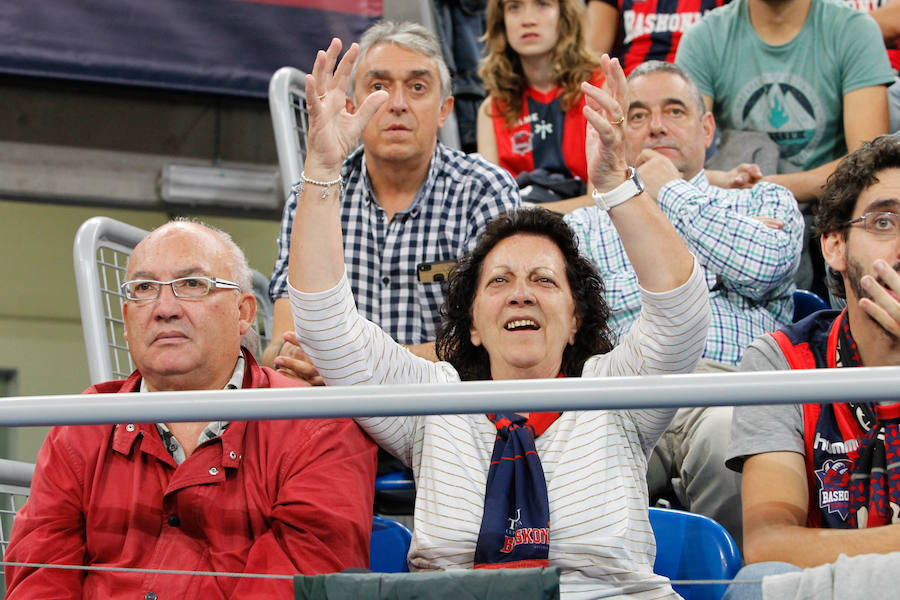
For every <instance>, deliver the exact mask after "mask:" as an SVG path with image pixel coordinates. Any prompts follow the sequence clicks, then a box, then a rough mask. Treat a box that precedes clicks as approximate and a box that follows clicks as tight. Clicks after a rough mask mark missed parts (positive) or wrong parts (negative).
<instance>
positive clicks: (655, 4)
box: [601, 0, 728, 75]
mask: <svg viewBox="0 0 900 600" xmlns="http://www.w3.org/2000/svg"><path fill="white" fill-rule="evenodd" d="M601 1H602V2H606V3H607V4H609V5H610V6H613V7H615V8H616V10H618V11H619V26H618V33H617V34H616V45H615V49H616V54H617V55H618V57H619V61H620V62H621V63H622V67H623V69H624V70H625V74H626V75H628V74H629V73H631V71H632V70H633V69H634V68H635V67H637V66H638V65H639V64H641V63H642V62H646V61H648V60H663V61H666V62H674V61H675V51H676V50H677V49H678V42H680V41H681V34H682V33H684V32H685V30H686V29H687V28H688V27H690V26H691V25H693V24H694V23H696V22H697V21H699V20H700V17H702V16H703V15H705V14H706V13H707V12H709V11H711V10H712V9H714V8H716V7H719V6H722V5H723V4H727V3H728V0H601Z"/></svg>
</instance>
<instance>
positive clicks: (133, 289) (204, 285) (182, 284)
mask: <svg viewBox="0 0 900 600" xmlns="http://www.w3.org/2000/svg"><path fill="white" fill-rule="evenodd" d="M164 285H169V286H172V293H173V294H175V297H176V298H203V297H204V296H208V295H209V293H210V292H211V291H213V289H214V288H222V289H228V290H237V291H241V286H239V285H238V284H236V283H234V282H233V281H226V280H224V279H216V278H215V277H203V276H196V277H180V278H179V279H173V280H172V281H156V280H154V279H133V280H131V281H126V282H125V283H123V284H122V294H124V295H125V297H126V298H127V299H129V300H131V301H133V302H144V301H147V300H156V299H157V298H159V293H160V291H161V290H162V287H163V286H164Z"/></svg>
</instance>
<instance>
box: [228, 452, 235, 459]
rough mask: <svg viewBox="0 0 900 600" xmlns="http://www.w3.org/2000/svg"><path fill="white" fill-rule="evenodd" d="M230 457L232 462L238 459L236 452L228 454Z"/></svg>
mask: <svg viewBox="0 0 900 600" xmlns="http://www.w3.org/2000/svg"><path fill="white" fill-rule="evenodd" d="M228 456H229V457H230V458H231V460H234V459H235V458H237V454H236V453H235V451H234V450H232V451H231V452H229V453H228Z"/></svg>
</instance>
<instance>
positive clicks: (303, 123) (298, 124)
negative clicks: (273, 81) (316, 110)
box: [288, 89, 308, 165]
mask: <svg viewBox="0 0 900 600" xmlns="http://www.w3.org/2000/svg"><path fill="white" fill-rule="evenodd" d="M288 97H289V98H290V103H291V109H292V111H293V113H294V119H293V121H294V134H295V135H296V136H297V141H298V142H299V160H300V164H301V165H302V164H303V161H304V159H305V158H306V132H307V130H308V127H307V125H308V122H307V113H306V93H305V92H303V91H300V90H293V89H292V90H291V91H290V93H289V94H288Z"/></svg>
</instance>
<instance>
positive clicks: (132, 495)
mask: <svg viewBox="0 0 900 600" xmlns="http://www.w3.org/2000/svg"><path fill="white" fill-rule="evenodd" d="M247 358H248V361H247V365H248V368H247V369H245V376H244V387H245V388H268V387H288V386H294V385H297V383H296V382H294V381H293V380H291V379H288V378H286V377H284V376H282V375H280V374H278V373H276V372H275V371H272V370H271V369H267V368H260V367H259V366H257V365H256V362H255V361H253V359H252V357H250V356H249V355H247ZM139 385H140V374H139V373H137V372H135V373H133V374H132V375H131V376H130V377H129V378H128V379H126V380H124V381H121V380H120V381H111V382H107V383H103V384H100V385H97V386H93V387H91V388H89V389H88V390H87V391H86V393H97V392H132V391H138V390H139ZM225 393H227V392H225ZM300 393H302V392H300ZM374 477H375V445H374V443H372V442H371V441H370V440H369V439H368V438H367V437H366V436H365V435H364V434H363V433H362V432H361V431H360V430H359V428H358V427H357V426H356V424H355V423H353V421H351V420H348V419H334V420H312V419H309V420H293V421H235V422H232V423H231V424H230V425H229V426H228V428H227V429H226V430H225V433H224V434H223V435H222V436H221V437H219V438H217V439H214V440H211V441H209V442H206V443H204V444H203V445H201V446H199V447H198V448H197V449H196V450H195V451H194V453H193V454H191V456H190V457H188V459H187V460H186V461H185V462H183V463H182V464H181V465H178V466H176V464H175V461H174V460H173V459H172V457H171V456H170V455H169V453H168V452H167V451H166V449H165V448H164V447H163V444H162V440H161V438H160V435H159V433H158V432H157V430H156V426H155V425H153V424H144V425H141V424H134V425H131V424H122V425H114V426H110V425H91V426H77V427H54V428H53V429H51V431H50V433H49V435H48V437H47V440H46V441H45V442H44V445H43V447H42V448H41V452H40V454H39V456H38V462H37V468H36V470H35V475H34V480H33V484H32V488H31V496H30V498H29V499H28V502H27V503H26V504H25V506H24V507H23V508H22V510H21V511H20V512H19V514H18V515H17V516H16V518H15V524H14V527H13V532H12V541H11V543H10V545H9V549H8V550H7V553H6V560H8V561H15V562H39V563H57V564H74V565H95V566H97V565H103V566H112V567H132V568H151V569H177V570H191V571H215V572H233V573H277V574H285V575H292V574H295V573H303V574H315V573H326V572H333V571H340V570H342V569H346V568H350V567H368V564H369V559H368V557H369V536H370V533H371V530H372V495H373V480H374ZM6 581H7V586H8V591H7V596H6V597H7V598H8V599H9V600H19V599H22V598H40V599H42V600H48V599H53V598H82V597H83V598H86V599H87V598H98V599H107V598H128V599H131V600H133V599H137V598H150V599H153V598H157V599H158V600H164V599H173V600H183V599H189V598H200V599H203V600H209V599H216V598H242V599H243V598H286V599H287V598H293V592H292V584H291V581H290V580H272V579H246V578H235V577H212V576H184V575H160V574H152V573H151V574H134V573H113V572H101V571H91V572H85V571H74V570H62V569H34V568H24V567H7V568H6ZM151 592H152V594H151Z"/></svg>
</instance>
